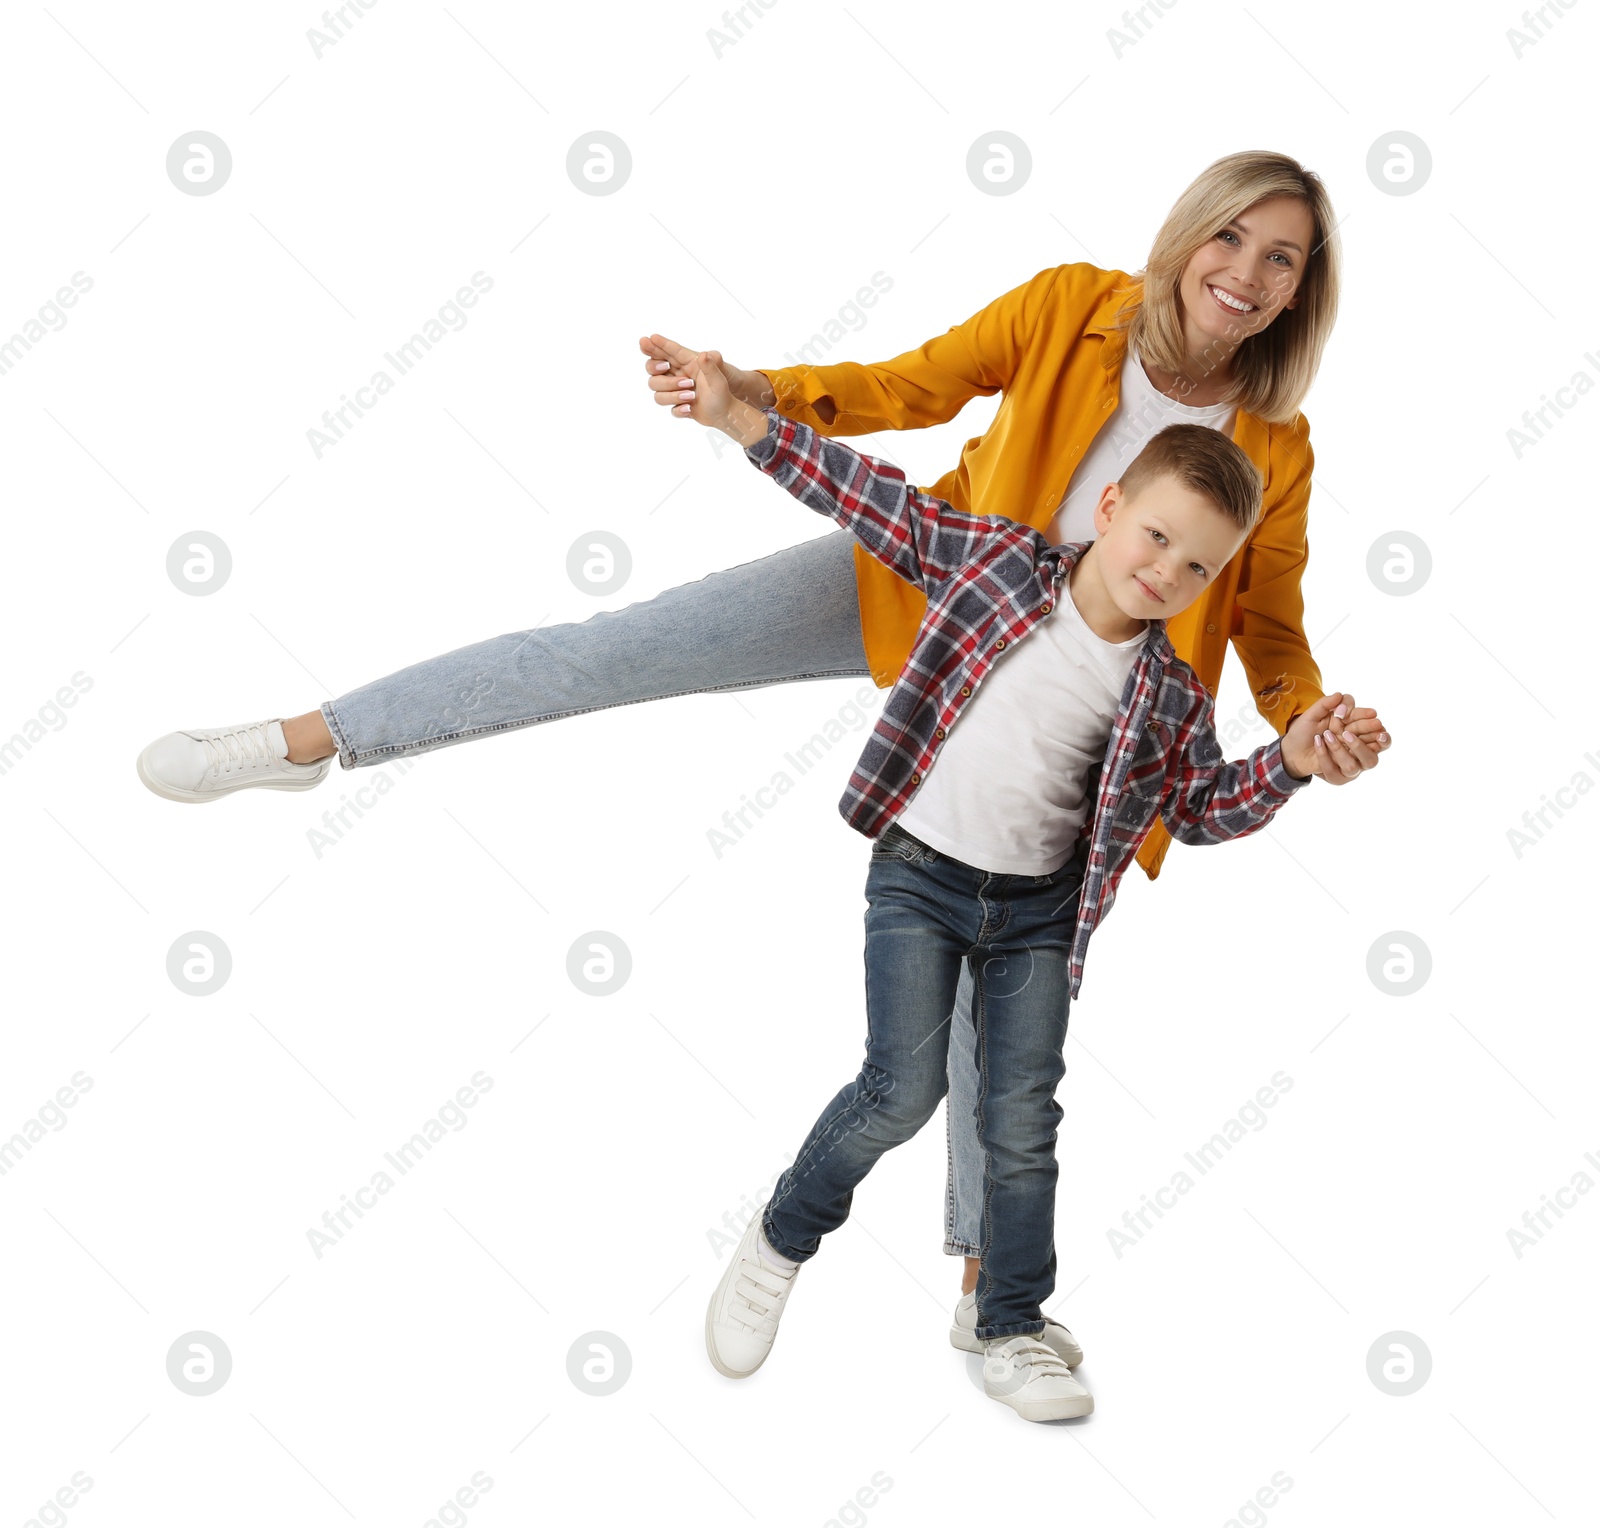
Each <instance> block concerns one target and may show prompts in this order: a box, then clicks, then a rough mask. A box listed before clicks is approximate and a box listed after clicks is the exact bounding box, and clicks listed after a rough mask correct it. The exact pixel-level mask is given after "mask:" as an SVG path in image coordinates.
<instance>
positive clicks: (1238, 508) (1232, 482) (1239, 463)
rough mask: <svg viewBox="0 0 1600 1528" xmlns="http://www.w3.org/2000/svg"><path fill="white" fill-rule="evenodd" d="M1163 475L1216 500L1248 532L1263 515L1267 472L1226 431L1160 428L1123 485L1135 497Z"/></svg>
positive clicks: (1176, 426) (1198, 426)
mask: <svg viewBox="0 0 1600 1528" xmlns="http://www.w3.org/2000/svg"><path fill="white" fill-rule="evenodd" d="M1159 477H1174V478H1176V479H1177V480H1178V481H1179V482H1180V483H1182V484H1183V485H1184V487H1186V488H1191V489H1193V490H1194V492H1196V493H1198V494H1200V495H1202V496H1203V497H1204V498H1207V499H1210V501H1211V502H1212V504H1213V505H1214V506H1215V507H1216V509H1217V510H1218V511H1219V512H1220V513H1222V514H1224V515H1226V516H1227V517H1228V518H1229V519H1230V520H1231V521H1233V523H1234V524H1235V525H1237V526H1238V527H1239V529H1240V530H1242V531H1244V532H1246V533H1248V532H1249V531H1251V530H1252V529H1253V528H1254V526H1255V523H1256V519H1257V517H1258V516H1259V515H1260V513H1261V474H1260V473H1259V472H1258V471H1257V470H1256V464H1255V463H1254V462H1253V461H1251V460H1250V458H1249V457H1248V456H1247V455H1246V454H1245V453H1244V452H1243V451H1242V450H1241V449H1240V448H1239V447H1238V446H1236V445H1235V444H1234V443H1233V442H1232V441H1231V440H1229V439H1228V437H1227V436H1226V435H1224V434H1223V433H1222V431H1221V430H1213V429H1211V428H1209V427H1208V426H1206V425H1203V424H1169V425H1168V426H1167V427H1166V428H1165V429H1162V430H1157V431H1156V433H1155V434H1154V435H1152V436H1151V437H1150V439H1149V440H1147V441H1146V442H1145V445H1144V449H1143V450H1142V451H1141V452H1140V453H1139V454H1138V455H1137V456H1136V457H1134V459H1133V460H1132V461H1131V462H1129V463H1128V465H1127V467H1126V468H1125V469H1124V471H1123V474H1122V476H1121V478H1120V479H1118V486H1119V487H1120V488H1121V489H1122V491H1123V493H1124V494H1125V495H1126V496H1127V497H1128V498H1130V499H1133V498H1137V497H1138V495H1139V494H1140V493H1142V492H1143V491H1144V490H1145V489H1146V488H1147V487H1149V486H1150V484H1151V483H1153V482H1154V481H1155V480H1156V479H1157V478H1159Z"/></svg>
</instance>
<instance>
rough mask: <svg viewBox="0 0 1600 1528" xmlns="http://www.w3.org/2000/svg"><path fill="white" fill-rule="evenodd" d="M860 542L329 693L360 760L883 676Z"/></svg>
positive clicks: (950, 1194)
mask: <svg viewBox="0 0 1600 1528" xmlns="http://www.w3.org/2000/svg"><path fill="white" fill-rule="evenodd" d="M853 548H854V539H853V538H852V537H851V535H850V533H849V532H848V531H844V530H836V531H831V532H829V533H828V534H826V535H823V536H819V537H818V538H817V539H816V540H814V541H807V542H803V543H802V544H801V545H799V546H795V547H790V548H789V549H788V550H787V551H783V552H775V553H773V555H772V556H770V557H760V558H757V559H756V560H755V561H754V562H747V563H742V564H740V565H739V566H738V567H734V568H726V569H724V570H723V571H721V572H720V573H711V574H708V575H707V576H706V577H705V578H702V579H698V580H696V581H695V582H694V583H689V584H680V585H679V586H678V587H677V588H675V589H667V590H665V591H664V592H663V593H661V594H658V595H656V597H655V598H654V599H649V600H640V601H637V602H636V603H634V604H632V605H628V606H626V607H624V608H623V609H621V610H607V611H601V612H599V613H598V614H596V615H592V616H590V617H589V619H588V620H587V621H573V622H569V623H567V624H565V625H561V626H545V627H538V628H535V629H534V630H532V631H513V632H507V633H506V634H505V635H504V636H499V637H491V638H489V640H488V641H486V642H475V643H473V645H472V646H470V647H458V648H457V649H456V650H455V651H454V652H449V653H442V654H441V655H440V656H438V657H436V658H427V659H424V660H423V661H422V662H421V663H414V664H412V665H411V666H410V667H409V668H403V669H400V670H399V671H398V672H396V673H393V674H390V675H388V676H387V677H386V678H384V679H376V680H374V681H373V682H372V683H371V684H365V685H362V687H361V688H360V689H358V690H352V691H350V693H349V694H348V695H341V696H340V697H339V698H338V699H337V700H329V701H325V702H324V703H323V706H322V716H323V720H324V721H326V722H327V724H328V731H329V732H330V733H332V735H333V740H334V742H335V743H336V744H337V745H338V749H339V763H340V765H341V766H342V767H343V768H345V769H356V768H359V767H360V766H362V765H366V764H381V763H382V762H383V761H384V760H385V759H396V758H402V757H404V756H406V755H408V754H415V753H426V752H428V751H430V750H431V749H434V748H446V747H449V746H450V745H451V744H453V743H468V742H472V741H473V740H474V739H476V738H483V737H490V736H492V735H493V734H495V733H497V732H509V731H511V730H513V729H514V728H517V727H531V726H534V725H536V724H537V723H540V722H553V721H560V720H561V719H562V718H563V717H567V716H578V715H581V714H582V713H583V712H585V711H600V710H604V709H606V708H607V707H609V706H626V705H634V704H636V703H638V702H639V701H645V700H664V699H666V698H668V697H670V696H673V695H694V694H702V693H705V692H707V691H714V690H747V689H753V688H757V687H759V686H761V685H768V684H786V683H789V682H791V681H793V680H799V679H833V678H846V677H852V676H856V675H869V674H870V673H871V670H870V668H869V666H868V664H867V655H866V649H865V647H864V646H863V644H862V636H861V608H860V605H859V604H858V602H857V599H856V577H855V563H854V557H853ZM972 1001H973V984H972V975H971V972H970V971H968V970H967V968H966V966H965V964H963V966H962V971H961V979H960V984H959V986H958V987H957V989H956V998H955V1011H954V1012H953V1013H952V1015H951V1025H952V1028H951V1032H950V1046H949V1080H950V1092H949V1097H948V1101H947V1103H946V1114H945V1134H946V1140H947V1143H948V1150H947V1157H948V1172H947V1178H946V1185H945V1242H944V1250H945V1251H946V1252H948V1253H950V1254H952V1255H953V1256H958V1257H959V1256H968V1257H978V1256H980V1255H981V1247H980V1238H981V1235H982V1223H983V1177H984V1159H983V1148H982V1146H981V1145H980V1143H979V1140H978V1130H977V1117H976V1112H975V1111H976V1106H977V1097H978V1075H977V1063H976V1059H975V1053H976V1049H977V1032H976V1030H975V1028H974V1027H973V1021H972Z"/></svg>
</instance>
